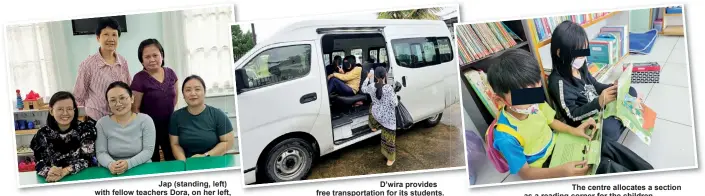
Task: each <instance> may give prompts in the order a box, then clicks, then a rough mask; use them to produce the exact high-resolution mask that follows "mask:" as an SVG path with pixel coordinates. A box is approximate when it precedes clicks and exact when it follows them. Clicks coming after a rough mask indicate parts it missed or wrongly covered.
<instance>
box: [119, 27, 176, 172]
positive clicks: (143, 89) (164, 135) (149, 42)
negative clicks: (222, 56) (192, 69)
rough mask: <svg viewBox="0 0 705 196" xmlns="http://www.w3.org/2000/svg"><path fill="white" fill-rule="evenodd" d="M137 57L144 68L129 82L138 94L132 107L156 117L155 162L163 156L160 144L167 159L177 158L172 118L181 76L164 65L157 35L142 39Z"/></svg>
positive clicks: (153, 159)
mask: <svg viewBox="0 0 705 196" xmlns="http://www.w3.org/2000/svg"><path fill="white" fill-rule="evenodd" d="M137 58H138V59H139V60H140V63H142V67H143V69H142V71H140V72H138V73H137V74H135V77H134V79H133V81H132V84H131V85H130V87H131V88H132V90H133V91H134V92H133V93H134V95H135V103H134V104H132V111H134V112H135V113H139V112H142V113H145V114H147V115H149V116H150V117H152V120H154V126H155V127H156V131H157V133H156V134H157V136H156V138H157V140H156V145H155V148H154V154H152V162H159V161H160V160H161V156H160V153H159V147H161V151H162V153H163V154H164V160H166V161H171V160H174V154H173V153H172V152H171V144H170V143H169V119H171V113H174V108H175V107H176V101H177V99H176V97H177V96H176V95H177V94H176V93H177V92H179V91H178V90H177V89H178V84H177V81H178V80H179V79H178V77H177V76H176V73H175V72H174V70H172V69H170V68H168V67H164V48H162V44H160V43H159V41H157V40H156V39H146V40H144V41H142V43H140V45H139V47H138V49H137Z"/></svg>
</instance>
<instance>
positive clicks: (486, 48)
mask: <svg viewBox="0 0 705 196" xmlns="http://www.w3.org/2000/svg"><path fill="white" fill-rule="evenodd" d="M456 34H457V35H458V36H457V41H458V49H459V50H458V56H459V57H460V63H461V65H466V64H470V63H473V62H475V61H477V60H480V59H482V58H485V57H487V56H490V55H492V54H494V53H496V52H499V51H502V50H505V49H508V48H511V47H513V46H516V45H517V44H518V42H517V41H519V42H521V38H519V36H517V35H516V34H515V33H514V32H513V31H512V30H511V29H510V28H509V27H508V26H507V25H505V24H504V23H503V22H491V23H480V24H466V25H458V26H457V32H456Z"/></svg>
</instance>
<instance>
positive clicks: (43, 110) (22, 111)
mask: <svg viewBox="0 0 705 196" xmlns="http://www.w3.org/2000/svg"><path fill="white" fill-rule="evenodd" d="M25 112H49V109H48V108H47V109H33V110H17V109H15V113H25Z"/></svg>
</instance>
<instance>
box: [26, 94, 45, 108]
mask: <svg viewBox="0 0 705 196" xmlns="http://www.w3.org/2000/svg"><path fill="white" fill-rule="evenodd" d="M43 107H44V101H43V99H42V97H41V96H39V94H38V93H35V92H34V91H29V93H28V94H27V96H25V99H24V109H25V110H34V109H42V108H43Z"/></svg>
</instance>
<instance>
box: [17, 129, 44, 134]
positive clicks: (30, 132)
mask: <svg viewBox="0 0 705 196" xmlns="http://www.w3.org/2000/svg"><path fill="white" fill-rule="evenodd" d="M37 131H39V129H28V130H16V131H15V135H34V134H37Z"/></svg>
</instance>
